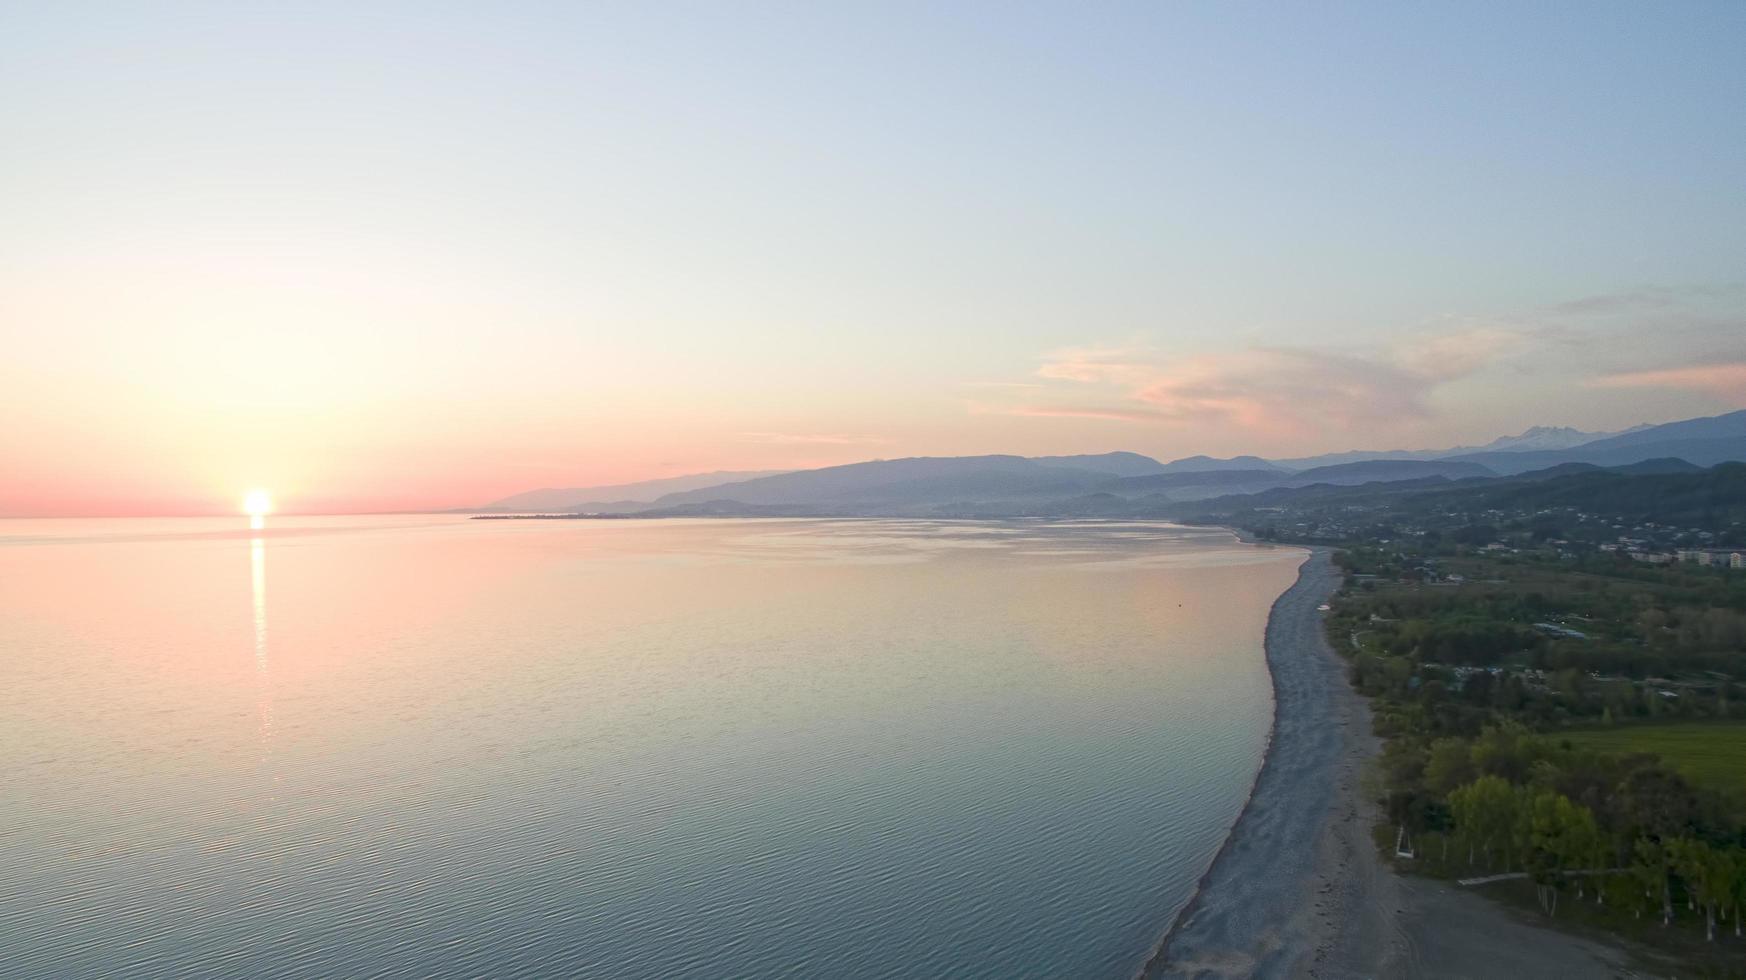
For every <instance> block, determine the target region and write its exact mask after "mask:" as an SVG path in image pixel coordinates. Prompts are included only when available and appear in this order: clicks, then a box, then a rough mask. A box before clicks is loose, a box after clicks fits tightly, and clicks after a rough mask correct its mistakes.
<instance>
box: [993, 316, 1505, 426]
mask: <svg viewBox="0 0 1746 980" xmlns="http://www.w3.org/2000/svg"><path fill="white" fill-rule="evenodd" d="M1533 343H1534V341H1533V339H1532V338H1531V337H1530V336H1528V335H1525V334H1523V333H1522V332H1520V331H1515V330H1510V329H1507V328H1504V327H1501V326H1496V325H1486V326H1482V327H1474V328H1469V329H1464V330H1457V331H1450V332H1445V333H1440V334H1432V335H1426V336H1419V337H1415V338H1413V339H1411V340H1410V341H1409V342H1406V343H1403V344H1401V345H1398V346H1396V347H1393V348H1389V349H1385V350H1379V351H1375V352H1362V351H1351V350H1337V349H1331V348H1317V347H1307V346H1302V347H1299V346H1267V347H1250V348H1247V349H1242V350H1232V351H1222V352H1210V353H1200V354H1194V355H1180V356H1171V355H1169V354H1167V353H1165V352H1164V351H1162V350H1160V349H1158V348H1155V347H1150V346H1146V345H1143V344H1138V343H1131V344H1120V345H1093V346H1085V347H1072V348H1065V349H1062V350H1058V351H1055V352H1052V353H1050V354H1048V355H1046V356H1045V357H1044V358H1043V360H1042V363H1041V364H1040V365H1039V366H1038V368H1037V370H1036V372H1035V374H1036V377H1037V378H1040V379H1043V380H1044V383H1042V384H1037V383H1034V382H1033V383H1026V384H1025V385H1023V386H1017V387H1013V388H1011V389H1008V390H1007V391H1006V392H1005V394H1006V395H1007V396H1008V397H1007V398H1006V400H1004V401H996V402H993V403H990V402H989V401H987V400H983V401H979V402H977V403H974V404H973V405H972V410H973V411H977V412H999V413H1002V414H1007V415H1017V416H1024V417H1033V418H1080V419H1097V420H1105V421H1112V422H1129V423H1140V424H1173V425H1199V426H1220V427H1235V428H1238V429H1242V430H1247V431H1249V432H1253V433H1263V434H1271V435H1277V436H1290V435H1292V434H1295V433H1301V432H1304V431H1308V430H1325V429H1328V428H1330V427H1332V428H1338V429H1374V428H1378V427H1384V428H1386V427H1391V426H1396V425H1400V424H1402V423H1406V422H1410V421H1412V420H1415V419H1423V418H1426V417H1428V416H1429V415H1430V409H1429V407H1428V405H1427V401H1426V399H1427V397H1428V396H1429V395H1430V393H1431V392H1432V391H1433V390H1434V389H1436V388H1437V387H1438V386H1439V385H1442V384H1446V383H1449V382H1451V381H1455V380H1458V379H1460V378H1463V377H1466V376H1468V375H1470V374H1473V373H1474V372H1477V371H1480V370H1483V369H1485V368H1486V367H1488V366H1489V365H1491V364H1492V363H1494V362H1496V361H1498V360H1500V359H1502V358H1507V357H1510V356H1513V355H1514V354H1516V353H1518V352H1520V351H1522V350H1524V349H1526V348H1528V347H1530V346H1532V345H1533Z"/></svg>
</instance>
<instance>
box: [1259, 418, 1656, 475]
mask: <svg viewBox="0 0 1746 980" xmlns="http://www.w3.org/2000/svg"><path fill="white" fill-rule="evenodd" d="M1645 428H1650V427H1649V426H1637V427H1636V428H1633V429H1626V430H1625V432H1626V433H1630V432H1637V431H1639V430H1641V429H1645ZM1621 434H1622V433H1617V432H1584V431H1582V430H1580V429H1573V428H1570V427H1569V426H1555V425H1536V426H1533V427H1531V428H1529V429H1527V430H1526V431H1524V432H1523V433H1522V434H1521V435H1515V436H1499V437H1497V438H1496V439H1493V440H1492V441H1490V442H1488V443H1486V444H1485V445H1483V446H1456V447H1454V448H1453V449H1354V450H1351V451H1349V452H1342V453H1324V454H1322V455H1320V456H1302V457H1298V458H1295V459H1276V460H1273V462H1274V463H1275V464H1277V465H1279V466H1284V467H1287V468H1289V469H1297V470H1303V469H1311V468H1313V467H1317V466H1336V465H1339V464H1341V463H1361V462H1369V461H1371V460H1379V459H1449V458H1451V457H1455V456H1467V455H1471V454H1474V453H1487V452H1536V451H1557V450H1562V449H1570V448H1573V447H1576V446H1581V445H1586V444H1588V443H1591V442H1594V441H1596V440H1599V439H1607V438H1611V437H1613V436H1617V435H1621Z"/></svg>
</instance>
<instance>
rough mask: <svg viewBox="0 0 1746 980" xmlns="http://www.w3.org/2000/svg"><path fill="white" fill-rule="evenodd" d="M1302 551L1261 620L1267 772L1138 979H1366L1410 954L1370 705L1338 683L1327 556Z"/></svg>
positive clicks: (1335, 578) (1341, 675) (1335, 579)
mask: <svg viewBox="0 0 1746 980" xmlns="http://www.w3.org/2000/svg"><path fill="white" fill-rule="evenodd" d="M1237 536H1238V537H1239V538H1240V539H1242V540H1244V541H1246V542H1250V543H1254V542H1253V541H1252V539H1251V538H1249V537H1248V536H1246V535H1243V534H1240V533H1239V534H1238V535H1237ZM1304 550H1305V552H1306V554H1305V557H1304V561H1303V563H1302V564H1301V565H1300V566H1299V567H1298V577H1297V581H1295V582H1294V583H1292V585H1291V586H1290V587H1289V588H1287V589H1286V590H1285V591H1284V592H1283V593H1281V594H1280V596H1279V598H1278V599H1276V600H1274V603H1273V607H1272V609H1271V610H1270V611H1269V612H1268V617H1267V628H1266V641H1265V648H1266V659H1267V667H1268V673H1269V674H1270V675H1271V677H1272V682H1273V723H1272V727H1271V730H1270V732H1269V735H1268V742H1267V750H1266V754H1265V755H1264V757H1263V759H1262V763H1261V768H1260V770H1259V771H1258V772H1257V773H1256V776H1255V782H1254V785H1253V786H1252V787H1251V788H1250V791H1249V798H1248V800H1247V801H1246V802H1245V803H1244V805H1243V808H1242V810H1241V811H1240V813H1239V814H1238V817H1237V820H1236V822H1235V824H1233V825H1232V827H1231V831H1230V834H1229V835H1228V836H1227V837H1226V838H1225V843H1224V845H1223V846H1222V847H1221V848H1220V849H1219V852H1218V854H1217V855H1216V856H1215V857H1214V858H1213V861H1212V863H1211V865H1209V866H1208V868H1207V870H1206V872H1205V874H1204V875H1202V877H1201V880H1200V883H1199V885H1198V886H1197V888H1196V890H1195V894H1194V897H1193V898H1191V899H1190V900H1189V903H1188V905H1187V906H1185V907H1184V908H1183V910H1182V911H1181V913H1179V914H1178V915H1177V918H1176V921H1175V923H1174V924H1173V925H1172V926H1171V928H1170V930H1169V932H1168V933H1166V934H1165V936H1164V938H1163V940H1162V941H1161V942H1160V943H1159V946H1158V949H1157V950H1156V952H1154V954H1153V955H1152V957H1151V959H1150V960H1149V961H1148V962H1147V964H1146V966H1145V967H1144V968H1143V969H1142V971H1141V973H1140V976H1142V977H1146V978H1162V977H1237V976H1242V977H1250V976H1297V975H1310V976H1352V975H1373V974H1376V973H1379V972H1383V971H1385V970H1386V968H1387V961H1388V960H1391V959H1393V958H1394V956H1395V954H1397V953H1398V951H1400V950H1402V949H1404V946H1405V944H1404V942H1402V941H1400V939H1399V937H1398V935H1397V934H1396V931H1395V929H1394V926H1393V923H1392V922H1391V921H1389V915H1390V913H1392V912H1393V910H1394V908H1395V907H1396V903H1395V902H1394V901H1392V900H1391V898H1392V896H1389V895H1383V894H1380V892H1383V891H1386V890H1389V888H1390V886H1391V885H1392V884H1393V882H1392V880H1391V878H1392V876H1391V875H1390V873H1389V872H1388V871H1387V869H1384V868H1382V867H1381V862H1380V860H1379V859H1378V858H1377V856H1376V853H1375V848H1374V847H1373V846H1372V845H1371V843H1370V841H1369V828H1370V826H1371V823H1372V821H1371V819H1370V817H1369V814H1368V812H1367V808H1366V806H1365V804H1364V794H1363V793H1362V792H1361V790H1360V787H1359V785H1358V783H1359V779H1360V777H1361V776H1362V772H1363V768H1364V764H1365V763H1366V762H1367V761H1368V760H1369V759H1370V757H1371V756H1373V755H1374V754H1375V753H1376V751H1377V740H1376V739H1375V737H1374V736H1372V735H1371V734H1370V712H1369V707H1368V705H1367V704H1366V703H1365V702H1364V700H1363V698H1361V697H1359V696H1358V695H1357V694H1356V692H1354V691H1352V689H1351V687H1350V685H1348V684H1347V683H1346V678H1345V668H1344V664H1343V663H1342V662H1341V661H1340V659H1339V658H1338V656H1336V655H1335V654H1334V652H1333V651H1332V650H1331V649H1329V648H1328V645H1327V642H1326V639H1325V638H1324V636H1323V633H1322V617H1321V615H1320V613H1319V612H1318V610H1317V607H1318V606H1319V605H1321V604H1322V603H1324V602H1326V601H1327V600H1328V598H1329V597H1330V596H1331V595H1332V594H1333V592H1334V590H1335V589H1336V588H1338V586H1339V583H1340V577H1339V572H1338V570H1337V569H1335V568H1334V567H1333V563H1332V562H1331V561H1330V560H1329V559H1330V553H1331V552H1330V550H1329V549H1327V548H1306V549H1304Z"/></svg>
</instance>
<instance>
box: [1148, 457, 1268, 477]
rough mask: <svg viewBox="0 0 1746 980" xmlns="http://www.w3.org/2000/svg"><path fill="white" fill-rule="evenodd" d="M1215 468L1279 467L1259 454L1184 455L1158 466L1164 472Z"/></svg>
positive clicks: (1204, 471)
mask: <svg viewBox="0 0 1746 980" xmlns="http://www.w3.org/2000/svg"><path fill="white" fill-rule="evenodd" d="M1217 470H1248V471H1254V470H1273V471H1275V472H1279V471H1280V467H1278V466H1275V465H1274V464H1272V463H1269V462H1268V461H1267V460H1264V459H1262V458H1261V457H1259V456H1232V457H1231V458H1230V459H1216V458H1214V457H1212V456H1186V457H1184V458H1182V459H1177V460H1172V461H1170V462H1168V463H1165V464H1164V465H1163V466H1162V467H1160V469H1159V471H1160V472H1164V473H1210V472H1214V471H1217Z"/></svg>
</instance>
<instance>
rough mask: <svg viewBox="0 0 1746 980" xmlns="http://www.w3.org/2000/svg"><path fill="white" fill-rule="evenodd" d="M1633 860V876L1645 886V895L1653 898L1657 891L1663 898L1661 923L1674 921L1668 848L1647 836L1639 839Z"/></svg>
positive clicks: (1647, 897)
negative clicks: (1669, 879)
mask: <svg viewBox="0 0 1746 980" xmlns="http://www.w3.org/2000/svg"><path fill="white" fill-rule="evenodd" d="M1633 858H1634V859H1633V860H1632V862H1631V877H1633V878H1635V879H1636V880H1637V882H1638V884H1640V885H1642V886H1643V897H1644V898H1646V899H1650V900H1653V899H1654V897H1655V895H1656V893H1659V895H1660V898H1661V924H1662V925H1663V926H1665V925H1667V924H1668V923H1670V922H1672V921H1673V886H1672V883H1670V882H1669V881H1668V880H1667V878H1668V871H1669V867H1668V856H1667V849H1666V848H1664V847H1662V846H1661V845H1660V844H1659V843H1657V842H1655V841H1652V840H1650V839H1649V838H1647V837H1640V838H1638V839H1637V847H1636V851H1635V853H1634V855H1633Z"/></svg>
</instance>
